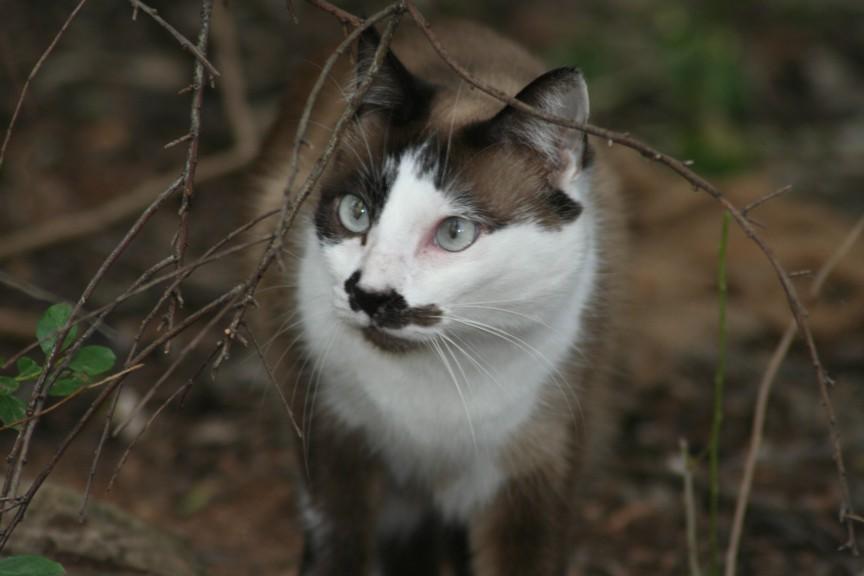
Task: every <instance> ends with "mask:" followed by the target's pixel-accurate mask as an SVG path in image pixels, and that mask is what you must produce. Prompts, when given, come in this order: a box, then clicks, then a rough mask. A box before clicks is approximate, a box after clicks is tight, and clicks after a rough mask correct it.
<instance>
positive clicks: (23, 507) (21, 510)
mask: <svg viewBox="0 0 864 576" xmlns="http://www.w3.org/2000/svg"><path fill="white" fill-rule="evenodd" d="M242 288H243V286H242V285H239V286H236V287H235V288H234V289H233V290H231V291H229V292H227V293H226V294H225V295H223V296H221V297H220V298H218V299H216V300H214V301H213V302H211V303H210V304H208V305H207V306H205V307H204V308H202V309H201V310H199V311H198V312H197V313H196V314H192V315H190V316H189V317H188V318H186V319H185V320H184V321H183V323H182V324H180V325H178V326H175V327H174V329H173V330H172V331H171V332H166V333H165V334H163V335H162V336H161V337H160V338H158V339H157V340H156V341H154V342H153V343H152V344H151V345H150V346H148V347H147V349H146V350H143V351H142V352H141V353H140V354H139V355H138V356H137V357H136V358H135V359H134V362H133V363H134V364H139V363H140V362H141V361H143V360H144V359H145V358H146V357H147V356H149V355H150V354H151V353H153V352H154V351H155V350H157V349H158V348H159V347H160V346H161V345H162V344H163V343H164V342H165V341H166V340H168V339H170V338H174V337H176V336H177V335H178V334H180V333H181V332H182V331H183V330H185V329H186V328H188V327H189V326H191V325H193V324H194V323H195V322H196V321H197V320H198V319H200V318H201V317H202V316H203V315H204V314H206V313H207V312H209V311H211V310H212V309H214V308H217V307H219V306H223V305H224V304H225V303H226V302H227V301H228V300H230V299H231V298H234V299H236V298H237V296H239V295H240V293H241V292H242ZM233 305H234V303H233V302H231V303H230V304H229V305H227V306H223V308H222V310H221V311H220V312H219V314H218V316H219V317H221V316H223V315H224V314H225V313H226V312H227V311H228V310H230V309H231V308H232V307H233ZM60 341H62V339H61V340H60ZM55 349H56V346H55ZM184 357H185V355H181V356H180V357H178V360H179V359H182V358H184ZM178 363H179V362H178ZM125 376H126V375H123V376H122V377H120V378H118V379H117V380H115V381H114V382H112V383H111V384H109V385H108V386H106V387H105V388H104V390H103V391H102V393H101V394H99V396H98V397H97V398H96V400H94V401H93V403H92V404H91V405H90V407H89V408H88V409H87V411H86V412H85V413H84V415H83V416H82V417H81V418H80V419H79V420H78V422H77V423H76V424H75V426H74V427H73V429H72V430H71V431H70V432H69V433H68V434H67V435H66V438H64V439H63V442H61V444H60V446H59V448H58V449H57V450H56V451H55V453H54V456H53V457H52V458H51V461H50V462H49V463H48V465H47V466H46V467H45V468H44V469H43V470H42V471H41V472H40V473H39V474H38V475H37V476H36V478H35V479H34V480H33V483H32V484H31V485H30V488H28V489H27V492H26V493H25V494H24V495H23V496H22V497H21V498H20V499H19V502H20V506H19V507H18V509H17V510H16V512H15V516H14V517H13V518H12V520H11V521H10V523H9V526H7V527H6V529H5V530H3V531H2V533H0V550H3V548H4V547H5V546H6V544H7V542H8V541H9V537H10V536H11V535H12V532H13V531H14V530H15V528H16V526H18V524H20V523H21V520H22V519H23V518H24V514H25V513H26V512H27V508H29V506H30V503H31V502H32V501H33V497H34V496H35V495H36V492H38V491H39V488H40V487H41V486H42V484H43V483H44V482H45V479H46V478H48V475H49V474H51V472H52V471H53V470H54V468H55V467H56V466H57V463H58V462H59V461H60V458H62V457H63V454H65V453H66V450H68V448H69V446H70V445H71V443H72V441H73V440H75V438H76V437H77V436H78V434H80V433H81V430H83V428H84V426H85V425H86V424H87V423H88V422H89V421H90V418H92V417H93V414H95V412H96V410H97V409H98V408H99V407H100V406H101V405H102V403H103V402H104V401H105V400H106V399H107V398H108V396H109V395H111V394H112V393H113V392H114V391H115V390H116V389H117V387H118V386H120V384H121V383H122V382H123V380H124V379H125Z"/></svg>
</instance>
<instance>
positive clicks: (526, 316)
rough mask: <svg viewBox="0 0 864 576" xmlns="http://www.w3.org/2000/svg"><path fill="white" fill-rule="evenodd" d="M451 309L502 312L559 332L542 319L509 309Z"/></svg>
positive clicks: (462, 305) (478, 307) (465, 305)
mask: <svg viewBox="0 0 864 576" xmlns="http://www.w3.org/2000/svg"><path fill="white" fill-rule="evenodd" d="M451 308H454V309H460V308H461V309H472V310H473V309H476V310H491V311H494V312H504V313H506V314H512V315H514V316H518V317H520V318H524V319H525V320H529V321H531V322H534V323H536V324H540V325H541V326H544V327H546V328H548V329H549V330H551V331H553V332H559V331H558V330H556V329H555V328H553V327H552V326H551V325H550V324H549V323H548V322H546V321H545V320H543V319H542V318H538V317H536V316H529V315H528V314H523V313H521V312H517V311H515V310H510V309H508V308H498V307H496V306H480V305H471V304H454V305H452V306H451Z"/></svg>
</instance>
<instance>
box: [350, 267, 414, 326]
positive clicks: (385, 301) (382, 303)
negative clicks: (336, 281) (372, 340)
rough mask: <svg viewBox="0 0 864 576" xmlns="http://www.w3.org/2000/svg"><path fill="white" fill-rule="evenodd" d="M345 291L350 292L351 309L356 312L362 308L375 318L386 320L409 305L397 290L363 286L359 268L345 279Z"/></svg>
mask: <svg viewBox="0 0 864 576" xmlns="http://www.w3.org/2000/svg"><path fill="white" fill-rule="evenodd" d="M345 292H346V293H347V294H348V304H349V305H350V306H351V309H352V310H354V311H355V312H359V311H360V310H362V311H363V312H365V313H366V314H368V315H369V317H370V318H372V319H373V320H379V321H382V320H384V321H386V320H387V319H388V318H389V317H390V316H394V315H398V314H399V313H400V312H401V311H403V310H405V309H406V308H407V307H408V306H407V304H406V302H405V298H403V297H402V296H401V295H400V294H399V293H398V292H396V291H395V290H387V291H386V292H380V291H366V290H364V289H363V288H361V287H360V271H359V270H358V271H356V272H354V273H353V274H352V275H351V276H350V277H349V278H348V279H347V280H346V281H345Z"/></svg>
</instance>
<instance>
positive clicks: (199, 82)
mask: <svg viewBox="0 0 864 576" xmlns="http://www.w3.org/2000/svg"><path fill="white" fill-rule="evenodd" d="M212 13H213V0H201V26H200V28H199V30H198V43H197V44H196V48H197V49H198V51H199V52H201V53H202V54H206V53H207V43H208V40H209V38H210V20H211V18H210V17H211V15H212ZM192 85H193V86H195V90H194V91H193V93H192V105H191V108H190V111H189V147H188V149H187V151H186V164H185V165H184V166H183V173H182V174H181V176H180V178H181V179H182V181H183V184H182V194H181V196H180V210H179V212H178V217H179V223H178V225H177V233H176V234H175V236H174V241H173V242H172V246H171V247H172V251H173V254H174V266H175V267H176V268H180V267H181V266H183V260H184V259H185V258H186V250H187V249H188V247H189V216H190V212H191V210H192V198H193V196H194V195H195V171H196V169H197V167H198V147H199V145H200V141H201V105H202V104H203V102H204V85H205V84H204V64H203V63H202V62H201V60H196V61H195V69H194V71H193V73H192ZM171 296H172V297H171V300H170V301H169V303H168V312H167V314H166V315H165V325H166V326H167V327H168V329H169V330H170V329H171V327H172V326H174V319H175V317H176V315H177V310H178V309H179V308H182V307H183V293H182V292H181V289H180V285H179V284H178V285H177V286H176V287H175V288H174V291H173V292H172V293H171ZM144 327H145V326H142V327H141V329H142V330H143V329H144ZM170 345H171V342H170V340H169V341H168V342H166V343H165V353H166V354H167V353H168V352H169V350H170V348H169V347H170Z"/></svg>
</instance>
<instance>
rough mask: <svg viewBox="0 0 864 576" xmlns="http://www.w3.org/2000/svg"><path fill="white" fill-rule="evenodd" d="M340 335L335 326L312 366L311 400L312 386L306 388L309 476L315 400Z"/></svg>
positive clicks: (305, 444)
mask: <svg viewBox="0 0 864 576" xmlns="http://www.w3.org/2000/svg"><path fill="white" fill-rule="evenodd" d="M338 334H339V331H338V330H337V329H336V325H335V324H334V326H333V330H332V331H331V333H330V337H329V338H328V340H327V345H326V348H325V349H324V354H322V355H321V356H319V357H318V359H317V361H316V362H315V364H314V365H313V366H312V375H311V377H310V378H309V382H310V383H311V384H312V386H311V388H312V394H311V399H310V397H309V396H310V395H309V388H310V386H308V385H307V386H305V387H304V388H305V390H306V398H304V399H303V416H302V422H303V439H302V440H303V462H304V465H305V467H306V472H307V474H308V473H309V450H310V447H311V446H310V444H311V440H312V420H313V418H314V417H315V400H316V399H317V398H318V388H319V386H320V384H321V375H322V374H323V372H324V363H325V362H326V361H327V356H329V355H330V350H332V349H333V343H334V342H335V341H336V336H337V335H338ZM307 407H308V411H309V418H306V412H307Z"/></svg>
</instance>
